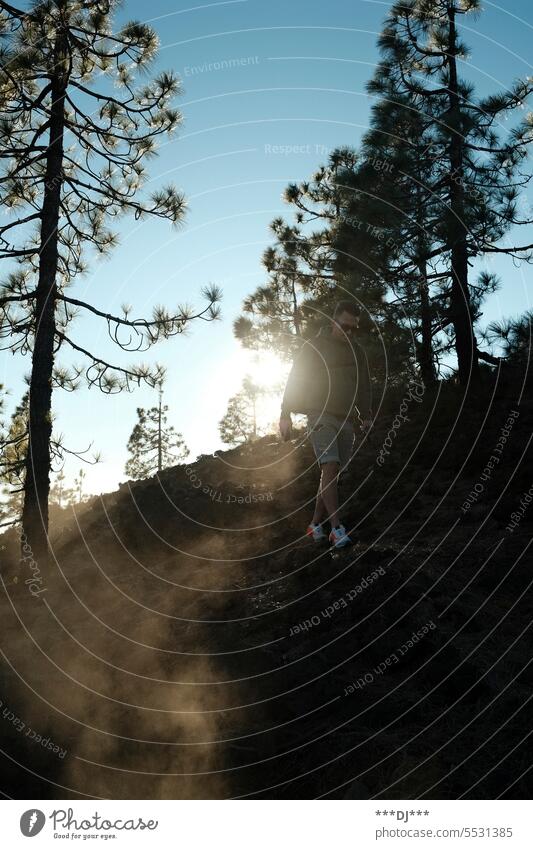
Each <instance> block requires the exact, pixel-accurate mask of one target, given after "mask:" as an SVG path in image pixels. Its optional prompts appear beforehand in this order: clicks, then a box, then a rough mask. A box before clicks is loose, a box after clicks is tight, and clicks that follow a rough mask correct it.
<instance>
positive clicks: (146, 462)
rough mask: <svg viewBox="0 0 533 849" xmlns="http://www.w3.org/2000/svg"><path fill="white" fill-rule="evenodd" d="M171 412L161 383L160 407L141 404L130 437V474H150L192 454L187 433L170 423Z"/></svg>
mask: <svg viewBox="0 0 533 849" xmlns="http://www.w3.org/2000/svg"><path fill="white" fill-rule="evenodd" d="M167 413H168V406H166V405H163V391H162V388H161V387H160V390H159V403H158V405H157V407H151V408H150V409H149V410H146V409H144V408H143V407H138V408H137V417H138V422H137V424H136V425H135V427H134V428H133V430H132V432H131V436H130V438H129V440H128V451H129V453H130V454H131V457H130V459H129V460H128V462H127V463H126V466H125V469H124V471H125V473H126V474H127V475H128V476H129V477H130V478H134V479H135V478H147V477H150V475H153V474H155V472H160V471H162V470H163V469H166V468H168V467H169V466H175V465H176V464H177V463H180V462H181V461H182V460H184V459H185V458H186V457H188V455H189V449H188V448H187V446H186V445H185V441H184V439H183V436H182V434H181V433H177V432H176V430H175V429H174V427H173V426H172V425H169V424H168V421H167Z"/></svg>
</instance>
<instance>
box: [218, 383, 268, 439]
mask: <svg viewBox="0 0 533 849" xmlns="http://www.w3.org/2000/svg"><path fill="white" fill-rule="evenodd" d="M265 391H266V390H265V389H263V388H262V387H260V386H258V385H257V384H256V383H254V382H253V380H252V379H251V378H250V377H248V376H247V377H245V378H244V380H243V382H242V388H241V389H240V391H239V392H237V393H236V395H233V396H232V397H231V398H230V399H229V401H228V408H227V410H226V413H225V414H224V416H223V417H222V418H221V420H220V422H219V425H218V430H219V433H220V438H221V439H222V442H224V443H225V444H226V445H240V444H242V443H245V442H252V441H253V440H254V439H257V437H258V436H259V435H260V430H261V429H260V428H259V426H258V422H257V400H258V398H259V397H260V396H261V395H264V393H265Z"/></svg>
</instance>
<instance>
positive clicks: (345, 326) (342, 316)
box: [331, 301, 361, 342]
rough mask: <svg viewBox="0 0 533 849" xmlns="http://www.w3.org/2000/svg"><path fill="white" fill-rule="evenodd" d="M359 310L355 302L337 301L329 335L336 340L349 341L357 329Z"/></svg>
mask: <svg viewBox="0 0 533 849" xmlns="http://www.w3.org/2000/svg"><path fill="white" fill-rule="evenodd" d="M360 313H361V310H360V309H359V307H358V306H357V304H356V303H355V301H339V302H338V303H337V305H336V306H335V310H334V312H333V318H332V320H331V334H332V336H334V337H335V338H336V339H343V340H344V341H345V342H347V341H349V340H350V337H351V336H353V334H354V333H355V331H356V330H357V328H358V327H359V316H360Z"/></svg>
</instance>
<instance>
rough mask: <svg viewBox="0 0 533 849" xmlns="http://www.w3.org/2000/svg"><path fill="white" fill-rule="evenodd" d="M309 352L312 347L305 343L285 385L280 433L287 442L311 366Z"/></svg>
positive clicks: (297, 355) (295, 358)
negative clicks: (305, 377)
mask: <svg viewBox="0 0 533 849" xmlns="http://www.w3.org/2000/svg"><path fill="white" fill-rule="evenodd" d="M309 352H310V346H309V345H308V344H307V343H304V344H303V345H302V347H301V348H300V350H299V351H298V353H297V354H296V355H295V357H294V360H293V363H292V367H291V370H290V372H289V376H288V378H287V383H286V385H285V392H284V393H283V400H282V402H281V414H280V420H279V429H280V433H281V436H282V438H283V439H284V440H285V441H287V440H289V439H290V438H291V434H292V421H291V413H293V412H297V410H295V407H298V406H299V404H298V400H297V399H298V391H299V389H301V380H302V378H303V376H304V373H305V371H306V368H307V367H308V364H309Z"/></svg>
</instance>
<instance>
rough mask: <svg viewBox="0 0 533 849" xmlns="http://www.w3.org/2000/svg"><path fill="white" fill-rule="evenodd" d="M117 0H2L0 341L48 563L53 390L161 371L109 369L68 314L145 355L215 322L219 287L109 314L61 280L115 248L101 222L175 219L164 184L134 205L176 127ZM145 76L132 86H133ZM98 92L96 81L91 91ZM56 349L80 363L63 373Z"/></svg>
mask: <svg viewBox="0 0 533 849" xmlns="http://www.w3.org/2000/svg"><path fill="white" fill-rule="evenodd" d="M120 5H121V4H120V2H119V0H33V2H30V3H28V4H25V8H18V7H16V6H15V5H13V4H11V3H5V2H2V1H1V0H0V13H1V19H0V39H1V51H2V62H1V68H0V142H1V151H0V161H1V162H2V164H3V169H2V172H1V173H0V200H1V202H2V206H3V209H4V211H5V212H6V213H7V214H6V217H5V218H4V223H2V224H1V225H0V258H5V259H10V260H12V261H13V263H14V264H15V267H14V270H13V271H12V272H11V273H10V275H9V277H8V278H7V281H6V282H5V284H4V285H3V287H2V288H0V333H1V335H3V336H4V338H6V337H7V338H8V339H9V345H10V347H11V349H12V350H13V351H19V352H22V353H27V352H31V355H32V369H31V378H30V392H29V439H28V450H27V455H26V475H25V482H24V487H25V492H24V510H23V519H22V521H23V526H24V531H25V533H26V536H27V537H28V540H29V542H30V544H31V546H32V549H33V551H34V556H35V557H36V558H39V559H41V561H42V560H45V559H46V558H47V556H48V539H47V529H48V496H49V488H50V478H49V476H50V468H51V433H52V431H51V428H52V391H53V389H54V388H55V387H63V388H66V389H69V390H72V389H74V388H75V387H76V386H77V385H78V383H79V380H80V379H82V378H83V377H84V378H85V379H86V382H87V383H88V384H89V385H90V386H91V385H97V386H98V387H99V388H100V389H101V390H102V391H104V392H106V393H111V392H117V391H121V390H123V389H126V390H129V389H131V388H132V387H133V385H135V384H139V383H140V382H141V381H145V382H146V383H148V384H149V385H156V384H157V382H158V381H159V380H160V379H161V374H162V370H161V369H160V368H159V367H157V366H156V367H154V368H150V367H149V366H147V365H143V364H140V365H132V366H129V367H125V366H122V365H120V364H117V365H113V364H111V363H110V362H108V361H107V360H106V359H103V358H102V357H101V356H99V355H98V354H97V353H94V352H93V351H91V350H88V349H86V348H85V347H83V346H81V345H80V344H79V343H78V342H77V341H75V338H73V336H72V334H71V333H69V332H68V328H69V326H70V324H71V322H72V319H73V318H74V316H75V314H76V311H77V310H81V311H83V312H85V313H87V314H88V315H90V316H94V317H96V318H98V319H101V320H103V321H104V322H105V323H106V325H107V328H108V331H109V334H110V336H111V339H112V340H113V341H114V342H115V343H116V344H117V345H118V346H120V348H122V349H123V350H128V351H145V350H147V349H148V348H149V347H151V346H152V345H153V344H155V343H156V342H158V341H159V340H160V339H163V338H167V337H169V336H172V335H174V334H177V333H181V332H182V331H183V330H184V329H185V327H186V326H188V325H189V323H190V322H191V320H193V319H194V318H203V319H205V320H211V319H212V318H215V317H216V302H217V301H218V299H219V292H218V290H216V289H214V288H210V289H206V290H204V295H205V297H206V298H207V301H208V304H207V306H206V307H205V309H202V310H200V311H198V312H194V311H192V310H191V309H190V308H187V307H181V306H178V307H177V308H176V309H175V310H173V311H168V310H167V309H166V308H165V307H162V306H159V307H156V308H155V309H154V311H153V315H152V317H151V318H148V319H133V318H132V317H131V316H130V308H129V307H127V306H124V307H123V308H122V312H120V311H118V313H119V314H118V315H113V314H110V313H107V312H106V311H103V310H100V309H98V307H97V306H95V305H93V304H90V303H87V302H85V301H82V300H79V299H77V298H74V297H71V296H70V295H69V294H67V287H68V285H69V284H70V283H71V282H72V281H73V280H74V279H75V277H76V276H77V275H78V274H81V273H82V272H83V271H84V270H85V267H86V265H85V262H84V249H85V248H86V247H88V248H90V249H94V250H95V251H96V252H97V253H100V254H105V253H107V252H108V251H109V250H110V249H111V248H112V247H113V246H114V245H115V244H116V242H117V238H116V234H115V233H113V232H112V231H111V230H109V229H108V227H107V222H108V221H110V220H111V219H114V220H118V218H119V217H120V216H123V215H124V214H126V213H133V214H134V215H135V218H136V219H142V218H144V217H146V216H155V217H157V218H162V219H166V220H169V221H170V222H172V223H173V224H178V223H179V222H181V221H182V219H183V215H184V209H185V201H184V199H183V197H182V195H181V194H180V193H179V192H177V191H176V189H175V188H174V187H172V186H167V187H163V188H159V189H157V190H156V191H154V192H153V193H152V194H151V196H150V197H149V198H145V199H140V198H139V197H138V195H139V190H140V189H141V187H142V185H143V183H144V182H145V177H146V175H145V169H144V166H143V162H144V160H147V159H149V158H151V157H153V156H154V155H155V150H156V141H157V140H158V138H159V137H161V136H162V137H165V136H167V135H168V134H169V133H171V132H173V130H174V129H175V128H176V127H177V126H178V124H179V122H180V114H179V112H178V111H177V110H176V109H174V108H172V106H171V102H172V98H173V97H174V96H175V95H176V93H177V92H178V88H179V87H178V81H177V79H176V77H175V76H174V75H173V74H170V73H164V72H163V73H160V74H158V75H157V76H155V77H154V78H153V79H147V78H146V72H147V70H148V69H149V67H150V65H151V64H152V63H153V61H154V59H155V57H156V54H157V48H158V39H157V35H156V33H155V32H154V30H153V29H152V28H151V27H150V26H148V25H147V24H143V23H139V22H131V23H126V24H124V26H122V27H121V29H120V30H118V31H115V32H114V31H113V26H112V24H113V21H112V17H113V14H114V12H115V11H116V10H117V9H118V8H119V6H120ZM143 74H144V75H145V78H144V79H143V80H142V81H141V84H140V85H139V84H138V83H137V78H138V77H139V76H140V75H143ZM96 86H98V87H96ZM64 348H66V349H68V350H70V351H71V352H75V353H76V354H77V355H80V356H81V357H82V358H84V360H85V361H86V363H87V365H86V366H76V367H75V368H74V369H67V368H64V367H62V366H60V365H59V364H58V363H57V362H56V360H57V356H58V352H59V351H60V349H61V350H63V349H64Z"/></svg>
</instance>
